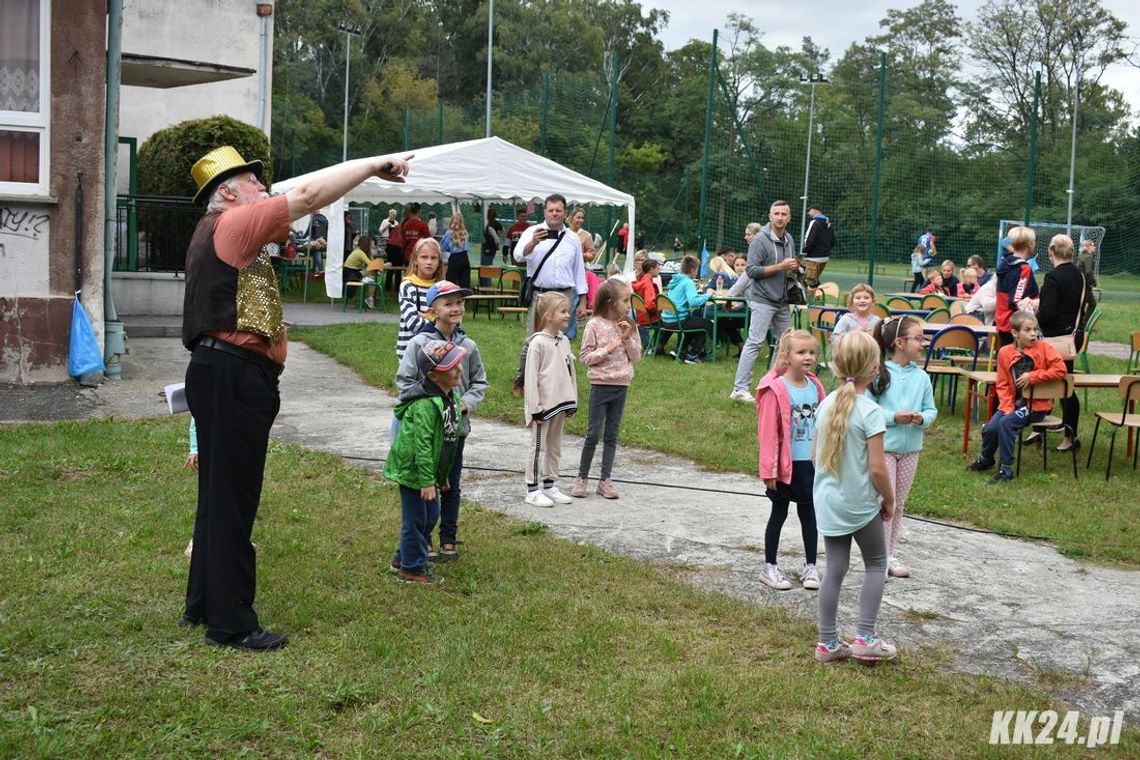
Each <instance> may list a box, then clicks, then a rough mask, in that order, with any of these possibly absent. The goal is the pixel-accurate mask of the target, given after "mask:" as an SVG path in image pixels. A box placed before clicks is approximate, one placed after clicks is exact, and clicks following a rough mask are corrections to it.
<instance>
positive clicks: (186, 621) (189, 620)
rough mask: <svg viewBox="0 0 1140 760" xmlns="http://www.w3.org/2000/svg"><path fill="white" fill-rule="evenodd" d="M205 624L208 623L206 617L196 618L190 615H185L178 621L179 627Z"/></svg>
mask: <svg viewBox="0 0 1140 760" xmlns="http://www.w3.org/2000/svg"><path fill="white" fill-rule="evenodd" d="M205 624H206V619H205V618H195V617H190V616H189V615H183V616H182V618H181V619H180V620H179V621H178V627H179V628H190V627H192V626H195V625H205Z"/></svg>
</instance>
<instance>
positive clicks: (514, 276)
mask: <svg viewBox="0 0 1140 760" xmlns="http://www.w3.org/2000/svg"><path fill="white" fill-rule="evenodd" d="M499 289H500V290H504V291H510V292H512V293H517V292H518V291H519V290H521V289H522V274H520V273H519V272H517V271H515V270H513V269H512V270H511V271H509V272H503V276H502V277H501V278H500V279H499Z"/></svg>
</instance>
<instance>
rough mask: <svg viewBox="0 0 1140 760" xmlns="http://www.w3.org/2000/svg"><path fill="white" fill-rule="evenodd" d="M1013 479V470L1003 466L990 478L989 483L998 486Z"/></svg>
mask: <svg viewBox="0 0 1140 760" xmlns="http://www.w3.org/2000/svg"><path fill="white" fill-rule="evenodd" d="M1011 480H1013V472H1011V471H1010V470H1007V469H1005V468H1004V467H1003V468H1001V469H1000V470H998V471H997V473H995V474H994V476H993V477H992V478H990V479H989V484H990V485H991V486H997V485H1001V484H1002V483H1008V482H1009V481H1011Z"/></svg>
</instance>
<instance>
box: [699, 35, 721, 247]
mask: <svg viewBox="0 0 1140 760" xmlns="http://www.w3.org/2000/svg"><path fill="white" fill-rule="evenodd" d="M719 34H720V31H719V30H717V29H713V38H712V52H711V53H709V94H708V98H707V99H706V101H705V148H704V155H703V156H702V158H701V207H700V212H699V213H698V215H697V245H696V248H695V250H697V251H698V252H699V251H700V250H701V248H702V247H703V246H704V244H705V206H706V204H707V203H708V192H709V147H710V145H711V143H712V115H713V90H715V89H716V77H717V67H716V49H717V48H716V46H717V37H718V36H719Z"/></svg>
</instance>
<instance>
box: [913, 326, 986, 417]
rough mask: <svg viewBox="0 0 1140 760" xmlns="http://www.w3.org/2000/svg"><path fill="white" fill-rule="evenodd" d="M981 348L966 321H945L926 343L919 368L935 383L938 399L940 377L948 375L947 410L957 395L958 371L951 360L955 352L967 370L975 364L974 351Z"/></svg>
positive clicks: (971, 368)
mask: <svg viewBox="0 0 1140 760" xmlns="http://www.w3.org/2000/svg"><path fill="white" fill-rule="evenodd" d="M980 350H981V341H980V340H979V339H978V334H977V333H976V332H974V331H973V330H971V329H970V328H969V327H967V326H966V325H947V326H946V327H944V328H942V329H941V330H939V331H938V332H937V333H935V335H934V337H933V338H932V339H931V341H930V344H929V345H928V346H927V347H926V361H925V362H924V363H923V365H922V369H923V370H925V371H926V374H928V375H930V376H932V378H933V379H934V382H935V384H937V385H939V386H940V387H939V400H941V399H942V398H943V396H942V395H941V394H942V388H941V380H942V378H943V377H946V378H948V384H949V385H950V411H951V412H953V411H954V407H955V403H956V400H957V397H958V375H959V374H961V373H960V370H959V366H958V363H955V361H954V355H955V354H956V355H957V357H958V358H960V359H961V360H962V361H963V362H964V363H965V366H968V367H969V370H970V371H971V372H972V371H973V370H975V369H977V368H978V353H979V351H980Z"/></svg>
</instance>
